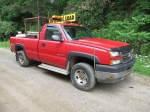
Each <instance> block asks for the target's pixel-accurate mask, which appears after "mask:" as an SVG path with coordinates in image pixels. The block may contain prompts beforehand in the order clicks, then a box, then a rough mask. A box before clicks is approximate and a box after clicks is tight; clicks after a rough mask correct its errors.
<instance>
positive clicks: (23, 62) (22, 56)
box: [18, 50, 30, 67]
mask: <svg viewBox="0 0 150 112" xmlns="http://www.w3.org/2000/svg"><path fill="white" fill-rule="evenodd" d="M18 62H19V64H20V66H22V67H27V66H29V64H30V60H29V59H28V58H27V57H26V55H25V53H24V51H23V50H21V51H19V52H18Z"/></svg>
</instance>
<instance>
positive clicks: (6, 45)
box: [0, 40, 10, 49]
mask: <svg viewBox="0 0 150 112" xmlns="http://www.w3.org/2000/svg"><path fill="white" fill-rule="evenodd" d="M0 48H6V49H10V42H9V40H7V41H4V42H1V41H0Z"/></svg>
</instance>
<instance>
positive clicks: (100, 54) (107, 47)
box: [10, 22, 135, 91]
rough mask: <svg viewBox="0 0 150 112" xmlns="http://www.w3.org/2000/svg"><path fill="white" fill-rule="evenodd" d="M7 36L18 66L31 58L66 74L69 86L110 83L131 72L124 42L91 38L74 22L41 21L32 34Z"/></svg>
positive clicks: (128, 48)
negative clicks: (68, 78)
mask: <svg viewBox="0 0 150 112" xmlns="http://www.w3.org/2000/svg"><path fill="white" fill-rule="evenodd" d="M30 34H35V32H34V33H33V32H28V35H27V34H26V35H23V36H21V35H20V36H19V35H17V36H14V37H11V38H10V45H11V51H12V52H15V53H16V60H17V61H18V62H19V64H20V65H21V66H22V67H26V66H29V64H30V62H31V60H35V61H39V62H41V63H42V64H40V65H39V67H41V68H44V69H48V70H51V71H54V72H58V73H61V74H64V75H70V77H71V81H72V83H73V85H74V86H75V87H76V88H78V89H80V90H83V91H86V90H90V89H92V88H93V87H94V86H95V83H96V82H102V83H114V82H118V81H120V80H123V79H125V78H126V77H127V76H129V75H130V74H131V72H132V69H133V66H134V63H135V58H134V57H133V50H132V47H131V46H130V45H129V44H127V43H124V42H118V41H113V40H107V39H102V38H95V37H94V36H93V35H92V34H91V33H90V32H89V31H88V30H87V29H86V28H85V27H83V26H82V25H79V24H75V23H68V22H62V23H48V24H45V25H44V27H43V29H42V30H41V31H40V32H37V35H36V36H33V35H30Z"/></svg>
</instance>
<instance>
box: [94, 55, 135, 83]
mask: <svg viewBox="0 0 150 112" xmlns="http://www.w3.org/2000/svg"><path fill="white" fill-rule="evenodd" d="M134 63H135V58H133V59H132V60H131V61H130V62H128V63H125V64H120V65H115V66H107V65H99V64H97V65H96V71H95V75H96V78H97V81H98V82H102V83H115V82H118V81H121V80H123V79H125V78H126V77H128V76H129V75H130V74H131V72H132V70H133V66H134Z"/></svg>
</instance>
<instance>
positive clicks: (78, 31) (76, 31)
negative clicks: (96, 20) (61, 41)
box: [63, 26, 94, 40]
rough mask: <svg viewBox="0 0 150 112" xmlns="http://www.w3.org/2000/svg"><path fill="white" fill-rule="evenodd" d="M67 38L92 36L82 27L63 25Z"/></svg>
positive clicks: (76, 38) (75, 38) (74, 38)
mask: <svg viewBox="0 0 150 112" xmlns="http://www.w3.org/2000/svg"><path fill="white" fill-rule="evenodd" d="M63 29H64V31H65V34H66V36H67V39H68V40H78V39H82V38H93V37H94V36H93V35H92V34H91V33H90V32H89V31H88V30H87V29H86V28H84V27H79V26H64V27H63Z"/></svg>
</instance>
